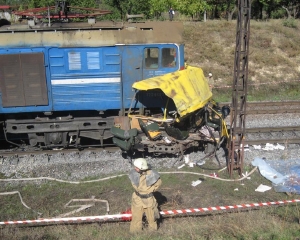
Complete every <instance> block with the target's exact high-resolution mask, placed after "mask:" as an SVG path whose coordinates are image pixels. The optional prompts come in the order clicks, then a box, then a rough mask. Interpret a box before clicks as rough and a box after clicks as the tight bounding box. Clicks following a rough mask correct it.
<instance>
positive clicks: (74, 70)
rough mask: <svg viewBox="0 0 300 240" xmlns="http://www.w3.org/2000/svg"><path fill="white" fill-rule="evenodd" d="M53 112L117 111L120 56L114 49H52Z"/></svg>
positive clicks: (119, 103)
mask: <svg viewBox="0 0 300 240" xmlns="http://www.w3.org/2000/svg"><path fill="white" fill-rule="evenodd" d="M49 62H50V77H51V83H52V94H53V95H52V97H53V109H54V111H61V110H107V109H120V105H121V74H120V69H121V66H120V53H119V51H118V50H117V48H116V47H101V48H51V49H49Z"/></svg>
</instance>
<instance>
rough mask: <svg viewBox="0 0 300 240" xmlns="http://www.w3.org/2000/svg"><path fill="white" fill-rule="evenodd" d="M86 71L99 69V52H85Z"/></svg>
mask: <svg viewBox="0 0 300 240" xmlns="http://www.w3.org/2000/svg"><path fill="white" fill-rule="evenodd" d="M87 67H88V69H100V59H99V52H87Z"/></svg>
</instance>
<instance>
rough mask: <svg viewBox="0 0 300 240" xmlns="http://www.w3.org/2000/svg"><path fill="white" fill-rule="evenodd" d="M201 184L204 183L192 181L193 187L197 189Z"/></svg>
mask: <svg viewBox="0 0 300 240" xmlns="http://www.w3.org/2000/svg"><path fill="white" fill-rule="evenodd" d="M200 183H202V181H201V180H197V181H192V186H193V187H196V186H197V185H199V184H200Z"/></svg>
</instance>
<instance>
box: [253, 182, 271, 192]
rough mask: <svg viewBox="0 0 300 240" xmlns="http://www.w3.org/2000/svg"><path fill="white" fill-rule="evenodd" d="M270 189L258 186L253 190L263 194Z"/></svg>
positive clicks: (261, 185) (265, 186)
mask: <svg viewBox="0 0 300 240" xmlns="http://www.w3.org/2000/svg"><path fill="white" fill-rule="evenodd" d="M271 188H272V187H269V186H267V185H263V184H260V185H259V186H258V187H257V188H256V189H255V192H265V191H268V190H270V189H271Z"/></svg>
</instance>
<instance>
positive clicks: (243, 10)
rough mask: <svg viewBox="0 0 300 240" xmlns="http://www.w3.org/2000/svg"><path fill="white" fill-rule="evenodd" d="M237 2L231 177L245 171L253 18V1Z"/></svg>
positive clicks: (230, 147)
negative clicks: (248, 82) (249, 60)
mask: <svg viewBox="0 0 300 240" xmlns="http://www.w3.org/2000/svg"><path fill="white" fill-rule="evenodd" d="M237 4H238V6H237V7H238V17H237V19H238V20H237V28H236V49H235V59H234V77H233V86H232V108H231V119H230V127H231V131H230V141H229V147H228V149H229V156H228V160H227V169H228V172H229V174H230V176H231V177H232V175H233V170H238V172H239V175H240V176H241V174H242V172H243V164H244V135H245V122H246V100H247V81H248V56H249V38H250V18H251V15H250V12H251V1H250V0H238V2H237Z"/></svg>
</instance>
